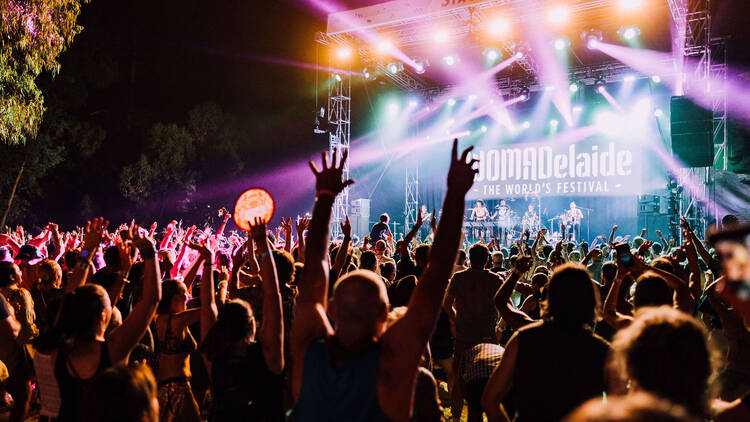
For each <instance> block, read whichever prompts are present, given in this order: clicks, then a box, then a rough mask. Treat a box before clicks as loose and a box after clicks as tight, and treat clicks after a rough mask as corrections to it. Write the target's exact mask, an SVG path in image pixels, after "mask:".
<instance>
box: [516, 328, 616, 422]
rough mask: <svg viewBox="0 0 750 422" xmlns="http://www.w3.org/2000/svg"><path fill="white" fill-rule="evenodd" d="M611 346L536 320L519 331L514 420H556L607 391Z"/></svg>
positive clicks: (574, 330) (582, 331) (582, 330)
mask: <svg viewBox="0 0 750 422" xmlns="http://www.w3.org/2000/svg"><path fill="white" fill-rule="evenodd" d="M608 353H609V344H608V343H607V342H606V341H605V340H604V339H602V338H601V337H599V336H597V335H596V334H593V333H591V332H590V331H588V330H586V329H585V328H583V327H566V326H561V325H560V324H557V323H555V322H550V321H540V322H535V323H533V324H530V325H527V326H525V327H523V328H522V329H520V330H519V331H518V358H517V361H516V367H515V370H514V371H513V386H512V391H513V397H514V399H515V402H516V411H517V418H516V419H515V420H516V421H524V422H526V421H558V420H561V419H562V418H564V417H565V415H567V414H568V413H570V412H571V411H572V410H573V409H575V408H576V407H578V405H580V404H581V403H583V402H584V401H586V400H588V399H590V398H594V397H601V396H602V392H603V391H604V390H605V387H606V382H605V377H604V371H605V362H606V359H607V354H608Z"/></svg>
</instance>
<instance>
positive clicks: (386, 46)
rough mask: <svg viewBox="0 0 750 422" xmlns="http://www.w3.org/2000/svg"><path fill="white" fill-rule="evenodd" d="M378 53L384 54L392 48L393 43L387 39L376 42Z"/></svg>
mask: <svg viewBox="0 0 750 422" xmlns="http://www.w3.org/2000/svg"><path fill="white" fill-rule="evenodd" d="M377 48H378V53H380V54H386V53H390V52H391V51H392V50H393V44H392V43H391V42H390V41H389V40H381V41H380V42H379V43H378V47H377Z"/></svg>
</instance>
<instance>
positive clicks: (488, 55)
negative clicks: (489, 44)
mask: <svg viewBox="0 0 750 422" xmlns="http://www.w3.org/2000/svg"><path fill="white" fill-rule="evenodd" d="M482 55H483V56H484V58H485V59H486V60H487V61H488V62H490V63H494V62H495V61H497V59H499V58H500V51H498V50H497V49H496V48H485V49H484V51H483V52H482Z"/></svg>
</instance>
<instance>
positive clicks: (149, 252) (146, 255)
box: [140, 248, 156, 261]
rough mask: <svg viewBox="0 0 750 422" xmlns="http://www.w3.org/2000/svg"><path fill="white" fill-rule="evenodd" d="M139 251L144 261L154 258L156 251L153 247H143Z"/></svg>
mask: <svg viewBox="0 0 750 422" xmlns="http://www.w3.org/2000/svg"><path fill="white" fill-rule="evenodd" d="M140 252H141V258H143V260H144V261H145V260H147V259H154V257H155V256H156V252H155V251H154V249H153V248H148V249H144V250H142V251H140Z"/></svg>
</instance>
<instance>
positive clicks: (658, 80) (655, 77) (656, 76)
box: [651, 75, 661, 84]
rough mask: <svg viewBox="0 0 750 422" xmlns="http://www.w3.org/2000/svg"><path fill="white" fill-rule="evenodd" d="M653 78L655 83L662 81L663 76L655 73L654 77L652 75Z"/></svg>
mask: <svg viewBox="0 0 750 422" xmlns="http://www.w3.org/2000/svg"><path fill="white" fill-rule="evenodd" d="M651 80H652V81H653V82H654V83H655V84H658V83H661V76H659V75H654V76H652V77H651Z"/></svg>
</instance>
